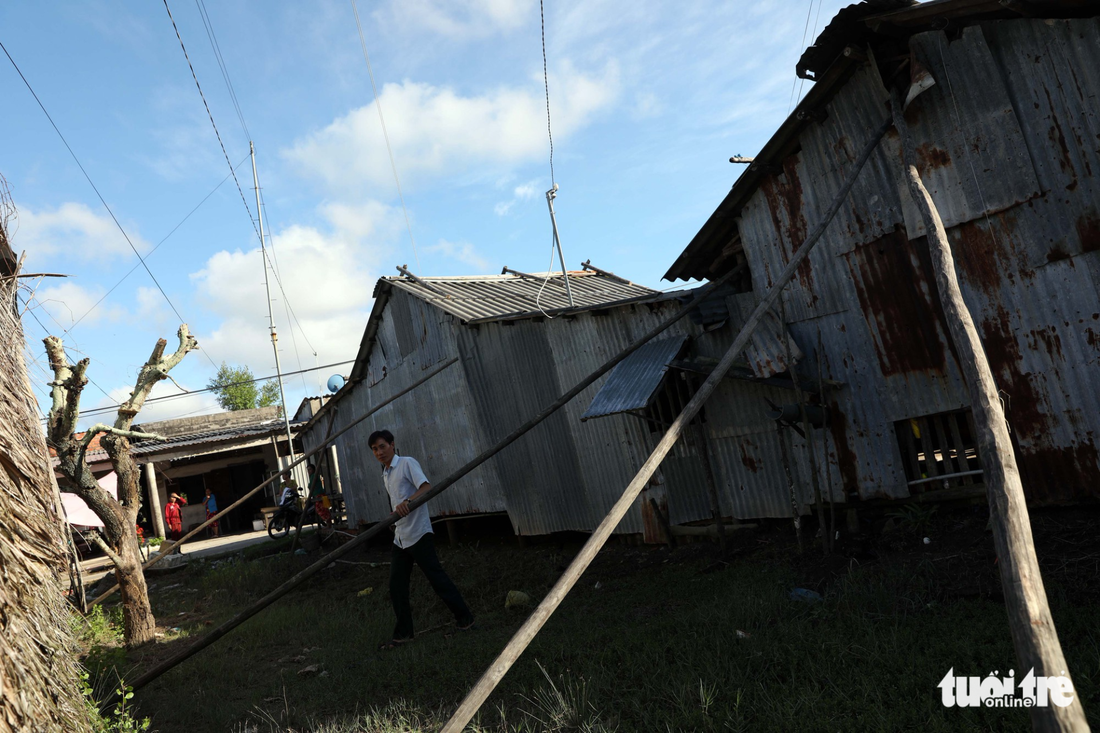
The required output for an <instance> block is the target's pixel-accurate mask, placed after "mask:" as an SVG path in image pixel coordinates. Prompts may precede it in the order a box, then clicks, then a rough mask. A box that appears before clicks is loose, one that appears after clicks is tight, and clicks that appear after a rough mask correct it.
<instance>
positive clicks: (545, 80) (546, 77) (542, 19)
mask: <svg viewBox="0 0 1100 733" xmlns="http://www.w3.org/2000/svg"><path fill="white" fill-rule="evenodd" d="M539 28H540V29H541V31H542V85H543V88H544V89H545V90H546V137H547V138H548V139H549V140H550V189H551V190H554V189H555V188H556V187H557V183H556V182H555V180H554V132H553V130H551V129H550V74H549V72H547V70H546V11H545V9H544V8H543V0H539ZM555 245H556V242H554V234H553V232H551V234H550V264H549V265H547V267H546V277H544V278H543V279H542V285H541V286H540V287H539V291H538V293H536V294H535V307H536V308H538V309H539V312H540V313H542V315H544V316H546V317H547V318H553V316H551V315H549V314H548V313H547V312H546V311H544V310H543V309H542V304H541V303H540V302H539V301H540V300H541V299H542V291H543V290H545V289H546V284H547V283H548V282H550V277H551V271H552V270H553V269H554V248H555ZM563 267H564V265H563ZM562 276H563V277H564V276H565V273H564V272H563V273H562Z"/></svg>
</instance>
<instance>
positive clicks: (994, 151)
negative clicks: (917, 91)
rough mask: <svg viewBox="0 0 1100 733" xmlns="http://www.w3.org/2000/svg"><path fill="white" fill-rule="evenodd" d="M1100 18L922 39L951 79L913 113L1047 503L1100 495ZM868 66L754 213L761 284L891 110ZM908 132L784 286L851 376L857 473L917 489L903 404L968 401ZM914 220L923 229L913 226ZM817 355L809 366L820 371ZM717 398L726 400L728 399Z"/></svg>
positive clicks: (848, 430)
mask: <svg viewBox="0 0 1100 733" xmlns="http://www.w3.org/2000/svg"><path fill="white" fill-rule="evenodd" d="M1098 25H1100V22H1098V21H1097V20H1096V19H1089V20H1066V21H1063V20H1057V21H1043V20H1023V19H1021V20H1011V21H998V22H993V23H987V24H984V25H982V26H973V27H969V28H966V29H965V30H964V31H963V33H962V34H961V36H960V37H959V38H957V39H955V40H953V41H950V40H948V39H947V37H946V36H945V35H944V34H943V33H940V32H932V33H924V34H920V35H917V36H914V37H913V39H912V42H911V48H912V51H913V53H914V54H915V56H916V57H917V58H918V59H919V60H920V62H921V64H922V65H924V66H925V67H926V68H928V69H929V70H930V71H931V73H932V75H933V77H934V78H935V79H936V82H937V83H936V85H935V86H933V87H932V88H931V89H929V90H928V91H926V92H924V93H923V94H922V95H921V96H920V97H918V98H917V100H916V101H915V102H914V103H913V105H912V106H911V107H910V108H909V110H908V112H907V115H906V116H907V119H908V120H909V122H910V125H911V127H912V131H913V133H914V137H915V139H916V143H917V150H918V157H919V158H920V165H919V167H920V168H921V173H922V176H923V178H924V180H925V182H926V185H928V188H929V190H930V192H931V193H932V196H933V199H934V200H935V202H936V204H937V207H938V208H939V209H940V211H941V214H942V216H943V219H944V222H945V224H946V225H947V226H948V227H949V229H948V234H949V237H950V239H951V241H952V245H953V248H954V250H955V257H956V260H957V263H958V269H959V275H960V280H961V284H962V288H963V294H964V297H965V299H966V301H967V303H968V305H969V306H970V307H971V309H972V311H973V313H974V315H975V320H976V321H977V322H978V325H979V328H980V329H981V331H982V334H983V341H984V344H985V347H986V351H987V353H988V354H989V357H990V360H991V363H992V365H993V368H994V371H995V374H996V377H997V379H998V383H999V386H1000V388H1001V389H1002V390H1004V392H1005V393H1006V395H1007V396H1008V404H1007V407H1008V417H1009V421H1010V423H1011V424H1012V428H1013V436H1014V439H1015V441H1016V443H1017V457H1018V460H1019V463H1020V466H1021V470H1022V471H1023V472H1024V475H1025V489H1026V490H1027V493H1028V496H1029V498H1030V500H1031V501H1033V502H1038V503H1044V502H1056V501H1065V500H1077V499H1082V498H1091V499H1096V498H1100V457H1098V454H1097V450H1096V439H1095V436H1096V435H1100V384H1098V380H1097V377H1096V366H1097V362H1098V351H1100V298H1098V295H1097V293H1098V288H1097V285H1098V284H1100V255H1098V254H1096V251H1098V250H1100V214H1098V211H1097V207H1098V205H1100V196H1098V193H1100V192H1098V190H1097V188H1098V184H1097V180H1096V177H1095V174H1094V171H1095V172H1100V153H1098V145H1097V140H1098V139H1100V138H1098V134H1100V113H1098V110H1100V104H1098V103H1100V73H1098V71H1097V70H1098V69H1100V27H1098ZM886 96H887V95H886V92H885V90H884V88H883V86H882V83H881V81H880V80H879V79H878V75H877V70H876V68H875V67H874V66H873V65H871V64H868V65H866V66H864V67H863V68H861V69H860V70H859V71H858V72H857V73H856V74H855V76H854V77H853V78H852V80H851V81H850V82H849V83H848V84H847V85H846V86H845V87H844V88H843V89H842V90H840V91H839V93H838V94H837V95H836V96H835V97H834V98H833V100H832V101H831V102H830V104H829V105H828V110H827V111H828V117H827V119H826V120H825V121H824V122H823V123H822V124H820V125H815V126H811V127H809V128H807V129H806V131H805V132H804V133H803V135H802V137H801V139H800V143H801V150H800V151H799V152H798V153H797V154H795V155H792V156H790V157H789V158H788V159H787V160H786V161H785V162H784V166H783V167H784V173H783V174H782V175H780V176H775V177H772V178H770V179H768V180H767V182H766V183H765V185H762V186H761V188H760V189H759V190H758V192H757V193H756V195H755V196H754V197H753V198H752V199H751V200H750V201H749V202H748V204H747V205H746V206H745V208H744V210H743V211H742V217H741V220H740V228H741V238H742V243H743V246H744V249H745V252H746V256H747V258H748V260H749V263H750V267H751V269H752V273H753V281H754V287H755V288H756V289H757V293H758V295H759V294H761V293H763V291H764V290H765V289H766V288H767V287H769V286H770V283H771V280H770V278H771V275H772V274H773V273H777V272H778V271H779V269H781V268H782V267H783V266H784V264H785V263H786V262H787V261H788V259H789V257H790V253H791V249H792V243H793V244H794V245H797V244H798V243H799V242H801V241H802V239H803V238H804V237H805V234H806V233H807V232H808V231H809V229H812V227H813V225H814V224H815V223H816V222H817V221H818V220H819V218H820V214H821V212H822V211H823V209H824V207H825V206H826V205H827V204H828V203H829V202H830V201H831V199H832V197H833V196H834V195H835V191H836V190H837V189H838V187H839V185H840V182H841V181H842V179H843V177H844V175H845V173H846V172H847V170H846V167H847V165H849V164H850V161H851V160H852V159H853V158H854V155H855V151H856V150H858V148H859V147H860V146H861V145H862V144H863V141H864V140H865V139H866V137H867V135H868V133H869V131H870V130H872V129H874V127H875V126H877V124H878V123H879V122H880V121H881V120H882V119H884V118H885V116H886V114H887V108H886V107H885V100H886ZM900 181H901V166H900V152H899V149H898V144H897V136H896V133H893V132H891V133H890V134H889V135H888V136H887V138H886V140H885V142H884V143H883V144H882V145H880V146H879V149H878V150H877V151H876V153H875V155H874V156H873V157H872V158H871V160H870V162H869V163H868V165H867V167H866V168H865V169H864V171H863V173H862V174H861V176H860V180H859V182H858V183H857V184H856V186H855V188H854V189H853V192H852V194H851V195H850V196H849V199H848V203H847V204H845V205H844V206H843V207H842V208H841V210H840V213H839V214H838V216H837V218H836V220H834V222H833V224H832V225H831V226H830V227H829V229H828V230H827V232H826V234H825V236H824V237H823V239H822V242H821V243H820V244H819V245H818V247H817V249H815V250H814V252H813V253H812V254H811V255H810V257H809V260H808V264H806V265H804V266H803V267H802V268H800V270H799V271H798V273H797V276H796V278H795V280H794V281H793V283H792V284H791V285H790V286H789V287H788V289H787V291H786V294H785V307H786V312H787V317H788V320H789V321H791V322H792V326H791V329H792V332H793V333H794V335H795V338H796V340H797V341H798V343H799V344H800V346H801V347H802V349H803V350H804V351H805V352H806V353H807V355H808V356H807V358H806V362H804V363H808V364H811V365H812V364H813V363H814V362H815V361H816V359H817V358H818V356H817V351H818V349H817V343H818V340H819V339H820V341H821V343H822V349H821V352H822V353H821V356H820V358H821V360H822V362H823V364H824V368H825V371H826V376H827V377H828V378H830V379H834V380H837V381H841V382H844V383H845V384H846V385H847V386H846V387H845V388H843V389H842V390H840V391H839V393H837V394H835V395H834V397H833V402H834V406H835V408H836V410H835V411H834V412H835V413H837V415H836V416H837V417H839V420H835V421H834V422H833V425H832V427H831V430H830V433H831V439H832V440H833V442H834V445H835V446H836V448H835V450H837V451H838V452H839V458H838V463H839V465H838V466H836V468H837V469H839V473H840V475H841V476H842V478H843V481H844V485H845V487H846V488H847V489H848V490H853V491H858V492H859V494H860V495H861V496H863V497H864V498H869V497H873V496H895V497H901V496H906V495H907V494H908V490H907V486H906V480H905V476H904V470H903V468H902V464H901V457H900V453H899V450H898V448H897V445H896V439H895V433H894V428H893V423H894V422H895V421H898V420H901V419H904V418H907V417H914V416H919V415H925V414H929V413H934V412H942V411H947V410H952V409H957V408H960V407H964V406H966V405H967V404H968V403H969V397H968V394H967V391H966V388H965V385H964V383H963V381H962V379H961V375H960V372H959V367H958V363H957V357H956V356H955V354H954V352H953V349H952V347H951V345H950V342H949V339H948V338H947V329H946V326H945V324H944V322H943V315H942V312H941V309H940V307H939V304H938V298H937V296H936V293H935V285H934V277H933V273H932V268H931V265H930V262H929V261H928V254H927V245H926V243H925V240H924V239H923V237H920V236H919V235H920V234H922V233H923V230H922V229H920V228H919V227H917V226H915V217H914V215H913V214H912V212H911V207H912V203H911V202H910V201H909V200H908V194H907V193H905V187H904V186H903V185H901V183H900ZM911 237H912V239H911ZM804 371H805V370H804ZM713 401H714V400H712V402H713Z"/></svg>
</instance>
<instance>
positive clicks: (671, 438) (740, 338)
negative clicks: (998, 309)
mask: <svg viewBox="0 0 1100 733" xmlns="http://www.w3.org/2000/svg"><path fill="white" fill-rule="evenodd" d="M889 128H890V121H889V120H886V121H885V122H884V123H883V124H882V125H880V126H879V128H878V129H877V130H875V132H874V133H872V135H871V138H870V139H869V140H868V141H867V142H866V144H864V146H863V150H862V151H861V152H860V155H859V158H857V159H856V161H855V162H854V163H853V164H852V168H851V170H850V171H849V172H848V176H847V178H846V179H845V181H844V184H843V185H842V186H841V187H840V191H839V192H838V193H837V196H836V198H835V199H834V200H833V202H832V203H831V204H830V205H829V208H828V209H826V211H825V213H824V214H823V215H822V219H821V221H820V222H819V223H818V224H817V226H815V227H814V230H813V231H812V232H811V233H810V235H809V236H808V237H806V241H805V242H804V243H803V244H802V246H801V247H800V248H799V249H798V251H797V252H795V253H794V254H792V255H791V259H790V261H789V262H788V263H787V266H786V267H785V268H783V272H781V273H780V274H779V276H778V277H777V278H776V280H775V282H774V283H773V284H772V288H771V289H770V290H769V291H768V292H767V293H765V294H764V297H763V298H761V300H760V303H759V304H758V305H757V306H756V309H755V310H754V311H753V312H752V315H751V316H749V318H748V320H746V321H745V325H744V326H743V327H742V328H741V332H740V333H739V334H737V338H735V339H734V340H733V344H732V345H731V346H730V348H729V349H728V350H727V351H726V353H725V355H723V356H722V359H721V361H719V362H718V366H716V367H715V368H714V371H713V372H711V373H710V375H709V376H708V377H707V379H706V381H704V382H703V385H702V386H701V387H700V388H699V391H698V392H696V393H695V395H694V396H693V397H692V398H691V400H689V401H688V403H687V405H686V406H685V407H684V410H683V412H681V413H680V415H679V416H678V417H677V418H676V420H675V421H674V422H673V423H672V426H671V427H670V428H669V429H668V431H667V432H666V433H665V434H664V437H662V438H661V441H660V442H659V443H658V444H657V447H656V448H655V449H654V450H653V453H651V454H650V456H649V458H648V459H647V460H646V462H645V464H643V465H642V469H641V471H639V472H638V475H636V476H635V477H634V479H633V480H632V481H631V482H630V484H629V485H628V486H627V487H626V490H625V491H623V495H622V496H621V497H620V498H619V500H618V501H616V502H615V505H614V506H613V507H612V508H611V511H610V512H609V513H608V515H607V516H606V517H604V520H603V521H602V522H600V526H599V527H597V528H596V531H595V532H593V533H592V536H591V537H589V538H588V542H586V543H585V544H584V547H583V548H581V551H580V552H579V553H578V554H577V556H576V557H575V558H574V559H573V562H572V563H570V565H569V567H568V568H566V570H565V572H564V573H563V574H562V576H561V577H560V578H559V579H558V582H557V583H555V584H554V587H553V588H552V589H551V590H550V592H549V593H548V594H547V595H546V597H545V598H543V599H542V602H541V603H540V604H539V605H538V608H536V609H535V610H534V612H533V613H532V614H531V615H530V616H529V617H528V619H527V621H525V622H524V624H523V626H521V627H520V629H519V631H517V632H516V634H515V636H513V637H512V640H511V641H509V642H508V645H507V646H506V647H505V648H504V651H502V652H501V653H500V656H498V657H497V659H496V661H495V662H493V664H492V666H490V667H489V669H487V670H486V671H485V674H484V675H482V677H481V679H480V680H478V683H477V684H476V685H474V688H473V689H472V690H471V691H470V694H469V695H467V696H466V699H465V700H463V701H462V704H461V705H460V706H459V707H458V710H456V711H455V714H454V715H453V716H451V719H450V720H449V721H447V725H445V726H444V727H443V733H461V731H462V730H463V729H464V728H465V727H466V724H467V723H469V722H470V720H471V719H472V718H473V717H474V714H476V713H477V711H478V709H479V708H480V707H481V705H482V703H484V702H485V700H486V698H488V697H489V694H490V693H491V692H492V691H493V690H494V689H495V688H496V686H497V685H498V684H500V681H501V680H502V679H503V678H504V675H505V674H507V672H508V670H509V669H511V667H512V665H513V664H515V662H516V660H517V659H519V657H520V655H521V654H523V651H524V650H525V649H526V648H527V646H528V645H529V644H530V643H531V641H532V640H533V639H534V638H535V635H536V634H537V633H538V632H539V629H541V628H542V627H543V625H544V624H545V623H546V621H547V620H548V619H549V618H550V616H551V614H553V613H554V610H555V609H557V607H558V606H559V605H560V604H561V602H562V601H563V600H565V596H566V595H567V594H568V593H569V591H570V590H572V588H573V586H574V585H575V584H576V582H577V581H578V580H580V577H581V575H582V574H584V571H585V570H586V569H587V568H588V566H589V565H590V564H591V563H592V560H593V559H595V557H596V553H598V552H599V551H600V549H601V548H602V547H603V545H604V543H605V542H607V538H608V537H610V536H611V533H612V532H613V531H614V530H615V527H616V526H618V524H619V522H620V521H622V518H623V517H624V516H626V513H627V511H629V509H630V507H631V505H632V504H633V503H634V500H635V499H637V498H638V494H639V493H641V491H642V489H644V488H645V486H646V484H647V483H649V479H650V477H651V476H653V474H654V472H655V471H656V470H657V468H658V467H659V466H660V465H661V461H663V460H664V458H665V456H666V455H668V452H669V451H670V450H672V446H673V445H674V444H675V443H676V441H677V439H679V437H680V435H681V433H682V432H683V431H684V429H686V428H687V426H688V425H690V424H691V421H692V420H693V419H694V418H695V416H696V415H698V414H699V410H701V409H702V407H703V403H704V402H706V401H707V398H709V397H710V395H711V393H713V392H714V390H715V388H716V387H717V386H718V384H719V383H720V382H721V381H722V378H723V377H725V375H726V372H728V371H729V369H730V367H732V366H733V362H734V361H735V360H736V359H737V358H738V356H740V354H741V352H742V351H744V350H745V347H746V346H748V343H749V339H750V338H751V337H752V334H753V331H755V330H756V327H757V325H758V324H759V323H760V320H761V319H762V318H763V317H764V314H765V313H766V312H767V311H768V310H769V309H770V308H771V307H772V306H773V305H775V301H776V300H777V299H778V298H779V297H780V295H781V294H782V291H783V287H784V286H785V285H786V284H787V283H788V282H790V279H791V278H792V277H793V276H794V273H795V271H796V270H797V269H798V267H799V265H801V264H802V262H803V261H804V260H805V259H806V257H807V256H808V255H809V254H810V250H812V249H813V247H814V245H815V244H817V242H818V240H819V239H820V238H821V235H822V234H823V233H824V232H825V229H826V227H828V226H829V222H831V221H832V220H833V217H835V216H836V213H837V211H839V210H840V207H841V205H842V204H843V203H844V201H845V200H846V199H847V198H848V192H849V191H851V190H852V186H853V185H855V182H856V178H857V177H858V176H859V172H860V171H861V170H863V166H864V165H865V164H866V163H867V159H868V158H870V157H871V153H873V152H874V150H875V148H876V147H877V146H878V143H879V141H880V140H882V137H883V135H885V134H886V131H887V130H888V129H889Z"/></svg>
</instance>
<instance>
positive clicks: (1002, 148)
mask: <svg viewBox="0 0 1100 733" xmlns="http://www.w3.org/2000/svg"><path fill="white" fill-rule="evenodd" d="M910 48H911V52H912V55H913V58H915V59H916V60H917V61H919V63H920V64H921V65H923V66H924V67H925V68H926V69H928V71H929V72H930V73H931V75H932V78H934V79H935V80H936V83H935V85H933V86H932V87H931V88H929V89H927V90H925V91H924V92H923V93H921V94H920V96H918V97H917V98H916V99H915V100H914V101H913V102H912V103H911V104H910V105H909V107H908V108H907V109H906V112H905V118H906V122H907V123H908V124H909V129H910V132H911V134H912V136H913V143H914V146H915V148H916V156H917V162H916V164H917V170H918V171H919V172H920V175H921V180H922V181H923V182H924V185H925V188H927V189H928V193H929V194H930V195H931V196H932V200H933V202H935V204H936V208H937V209H938V210H939V214H940V218H941V219H942V220H943V224H944V226H945V227H952V226H955V225H957V224H962V223H965V222H968V221H973V220H974V219H977V218H978V217H981V216H984V215H986V214H991V213H994V212H997V211H1003V210H1004V209H1007V208H1009V207H1011V206H1015V205H1016V204H1018V203H1022V202H1024V201H1027V200H1029V199H1031V198H1033V197H1035V196H1037V195H1039V193H1040V191H1039V183H1038V180H1037V178H1036V175H1035V169H1034V167H1033V166H1032V163H1031V158H1030V157H1029V156H1028V154H1027V146H1026V145H1025V144H1024V138H1023V133H1022V132H1021V130H1020V123H1019V120H1018V119H1017V117H1016V112H1015V109H1014V108H1013V105H1012V101H1011V99H1010V98H1009V96H1008V92H1007V90H1006V89H1005V86H1004V84H1003V82H1002V81H1001V74H1000V70H999V69H998V68H997V63H996V61H995V60H994V58H993V56H992V54H991V53H990V50H989V47H988V46H987V45H986V42H985V37H984V35H983V34H982V29H981V28H980V27H979V26H971V27H969V28H966V29H964V30H963V33H962V36H961V37H960V38H958V39H955V40H953V41H948V39H947V37H946V36H945V35H944V33H942V32H940V31H933V32H929V33H921V34H918V35H915V36H913V37H912V38H911V39H910ZM883 145H884V147H885V148H887V149H888V150H889V151H890V153H891V155H892V156H893V157H894V159H895V160H896V161H897V165H896V166H895V169H896V171H897V184H896V187H897V190H898V191H899V193H900V196H901V201H902V212H903V215H904V218H905V230H906V231H907V232H908V233H909V236H910V237H911V238H914V239H915V238H916V237H921V236H924V233H925V229H924V222H923V220H922V219H921V216H920V213H919V212H918V210H917V207H916V204H914V203H913V200H912V198H911V197H910V195H909V188H908V185H907V184H906V183H905V179H904V169H903V167H902V165H901V161H902V154H901V146H900V142H899V138H898V136H897V133H896V132H894V131H891V133H890V134H888V135H887V137H886V139H885V140H884V141H883Z"/></svg>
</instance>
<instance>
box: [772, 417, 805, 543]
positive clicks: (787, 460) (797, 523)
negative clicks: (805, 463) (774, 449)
mask: <svg viewBox="0 0 1100 733" xmlns="http://www.w3.org/2000/svg"><path fill="white" fill-rule="evenodd" d="M775 438H776V440H778V441H779V452H780V453H781V454H782V456H783V472H784V473H785V474H787V495H788V497H790V500H791V522H792V523H793V524H794V538H795V540H797V541H798V554H799V555H801V554H802V551H803V547H802V515H801V512H799V511H798V497H797V496H795V493H794V475H793V474H792V473H791V452H790V449H788V448H787V434H786V433H784V432H783V423H782V422H776V424H775Z"/></svg>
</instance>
